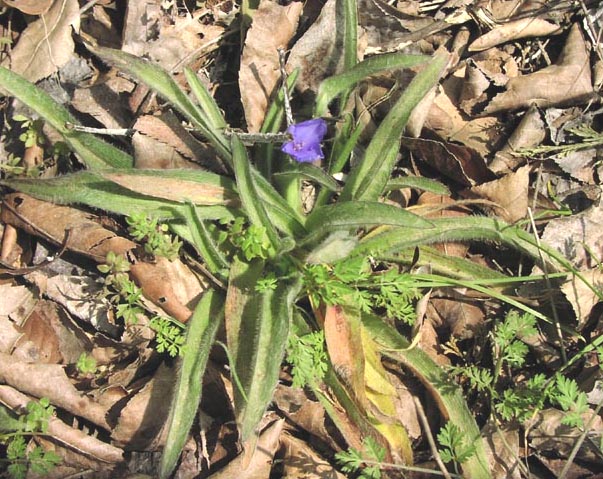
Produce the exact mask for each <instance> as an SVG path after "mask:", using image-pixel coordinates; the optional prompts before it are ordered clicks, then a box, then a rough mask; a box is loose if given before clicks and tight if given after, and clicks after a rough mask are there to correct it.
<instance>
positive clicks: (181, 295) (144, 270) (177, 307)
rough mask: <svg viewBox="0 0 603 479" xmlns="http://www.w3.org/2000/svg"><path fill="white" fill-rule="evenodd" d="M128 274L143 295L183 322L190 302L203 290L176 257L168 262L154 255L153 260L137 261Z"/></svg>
mask: <svg viewBox="0 0 603 479" xmlns="http://www.w3.org/2000/svg"><path fill="white" fill-rule="evenodd" d="M130 274H131V276H132V278H133V279H134V280H135V281H136V282H137V284H138V285H139V286H140V287H141V288H142V291H143V294H144V295H145V297H147V298H148V299H150V300H151V301H152V302H153V303H155V304H156V305H158V306H159V307H160V308H161V309H163V310H164V311H165V312H166V313H168V314H169V315H170V316H172V317H173V318H174V319H176V320H178V321H181V322H183V323H184V322H186V321H188V318H189V317H190V315H191V314H192V310H191V309H190V308H189V306H188V305H189V304H190V305H193V304H194V303H195V301H196V300H197V299H198V298H199V295H200V294H201V293H202V292H203V291H204V288H203V286H202V285H201V284H200V282H199V279H198V278H197V276H195V275H194V274H193V273H192V272H191V270H190V269H189V268H188V267H186V266H185V265H184V264H183V263H182V262H181V261H180V260H179V259H176V260H174V261H168V260H167V259H166V258H161V257H158V258H156V260H155V262H154V263H145V262H142V261H139V262H138V263H136V264H133V265H132V266H131V268H130Z"/></svg>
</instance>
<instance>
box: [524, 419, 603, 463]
mask: <svg viewBox="0 0 603 479" xmlns="http://www.w3.org/2000/svg"><path fill="white" fill-rule="evenodd" d="M565 416H566V413H565V412H563V411H560V410H558V409H552V408H551V409H545V410H543V411H540V412H538V414H537V415H536V417H535V418H534V419H533V420H531V421H530V422H529V427H528V428H527V431H528V438H529V440H530V445H531V446H532V447H534V448H536V449H537V450H538V451H539V452H540V453H545V454H546V453H553V454H555V456H557V457H562V458H567V457H568V456H569V454H570V453H571V451H572V450H573V448H574V447H575V445H576V441H577V440H578V438H579V437H580V435H581V434H582V431H581V430H580V429H578V428H575V427H571V426H566V425H564V424H562V423H561V421H562V420H563V418H564V417H565ZM593 416H594V412H593V411H588V412H585V413H584V414H583V415H582V418H583V420H584V423H585V424H586V423H588V422H589V421H590V420H591V418H592V419H593V421H592V423H591V425H590V426H591V427H590V429H589V430H590V431H591V433H592V434H597V432H598V433H599V434H600V433H601V432H602V431H603V421H602V420H601V418H600V417H599V416H594V417H593ZM600 454H601V453H600V451H598V450H597V449H596V445H595V443H594V442H591V441H584V442H583V443H582V445H581V446H580V448H579V449H578V453H577V455H576V458H577V459H580V460H583V461H588V462H593V463H595V464H600V462H601V459H600Z"/></svg>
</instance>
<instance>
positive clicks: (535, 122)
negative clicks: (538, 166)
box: [489, 105, 546, 174]
mask: <svg viewBox="0 0 603 479" xmlns="http://www.w3.org/2000/svg"><path fill="white" fill-rule="evenodd" d="M545 136H546V133H545V128H544V121H543V119H542V116H541V115H540V112H539V111H538V108H536V107H535V106H533V105H532V106H531V107H530V108H528V110H527V111H526V112H525V114H524V115H523V117H522V118H521V121H520V122H519V125H517V128H515V130H514V131H513V133H512V134H511V136H510V137H509V139H508V140H507V142H506V143H505V146H503V147H502V148H501V149H500V151H498V152H496V154H495V155H494V159H493V160H492V162H491V163H490V165H489V166H490V169H491V170H492V171H493V172H494V173H496V174H502V173H509V172H511V171H512V170H515V168H517V167H518V166H520V165H521V164H523V163H525V161H526V159H525V157H524V156H521V155H517V154H514V153H513V152H514V151H517V150H519V149H521V148H530V147H533V146H537V145H540V144H541V143H542V141H543V140H544V138H545Z"/></svg>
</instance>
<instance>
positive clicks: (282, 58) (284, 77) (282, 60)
mask: <svg viewBox="0 0 603 479" xmlns="http://www.w3.org/2000/svg"><path fill="white" fill-rule="evenodd" d="M277 52H278V64H279V66H280V70H281V81H282V84H281V88H282V89H283V103H284V104H285V119H286V121H287V127H290V126H291V125H293V113H291V101H290V99H289V90H288V89H287V71H286V70H285V50H283V49H282V48H278V49H277Z"/></svg>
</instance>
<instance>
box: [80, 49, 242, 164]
mask: <svg viewBox="0 0 603 479" xmlns="http://www.w3.org/2000/svg"><path fill="white" fill-rule="evenodd" d="M88 48H89V49H90V50H91V51H92V52H93V53H94V54H95V55H98V56H99V57H100V58H102V59H103V60H104V61H106V62H108V63H110V64H112V65H114V66H116V67H118V68H120V69H121V70H123V71H125V72H128V73H129V74H130V75H132V76H134V77H136V78H137V79H138V80H140V81H141V82H143V83H144V84H146V85H148V86H149V87H150V88H151V89H153V90H154V91H156V92H157V93H158V94H159V95H160V96H162V97H163V98H164V99H165V100H167V101H168V102H169V103H170V104H171V105H172V106H173V107H174V108H176V109H178V111H180V113H182V114H183V115H184V116H185V117H186V118H187V120H188V121H190V122H191V123H192V124H193V126H194V127H195V128H197V129H198V130H199V132H200V133H201V134H202V135H203V136H204V137H205V138H207V139H208V140H209V142H210V143H211V144H212V146H213V147H214V148H215V149H216V151H217V153H218V155H219V156H220V157H221V158H222V159H224V160H226V161H227V162H229V163H230V161H231V154H230V148H229V145H228V140H227V139H226V137H225V136H224V135H223V134H222V131H220V130H219V129H218V128H216V127H215V126H214V124H213V123H212V122H213V121H214V120H215V118H214V115H211V116H210V119H209V121H208V118H207V117H206V114H205V112H204V111H203V110H202V109H201V108H199V107H198V106H197V105H195V104H194V103H193V102H192V101H191V100H190V99H189V97H188V96H187V95H186V93H185V92H184V91H183V90H182V89H181V88H180V87H179V86H178V84H177V83H176V82H175V81H174V80H173V79H172V77H171V76H170V74H169V73H168V72H167V71H165V70H164V69H163V68H161V67H160V66H159V65H157V64H156V63H153V62H152V61H149V60H144V59H141V58H138V57H136V56H134V55H131V54H129V53H126V52H122V51H120V50H113V49H111V48H103V47H90V46H89V47H88ZM193 81H194V80H193ZM205 106H207V104H205Z"/></svg>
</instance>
